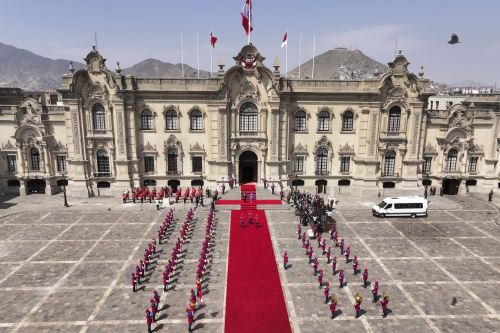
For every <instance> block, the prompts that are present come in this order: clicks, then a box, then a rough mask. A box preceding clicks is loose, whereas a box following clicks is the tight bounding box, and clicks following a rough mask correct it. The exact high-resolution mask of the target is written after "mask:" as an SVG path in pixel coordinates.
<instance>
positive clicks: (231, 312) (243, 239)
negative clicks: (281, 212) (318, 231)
mask: <svg viewBox="0 0 500 333" xmlns="http://www.w3.org/2000/svg"><path fill="white" fill-rule="evenodd" d="M241 191H244V192H247V194H249V193H250V192H253V193H254V195H255V186H254V185H243V186H241ZM226 201H233V200H226ZM235 201H238V203H237V204H239V203H241V204H242V210H233V211H232V212H231V233H230V238H229V256H228V260H229V263H228V272H227V296H226V318H225V330H224V331H225V332H226V333H244V332H249V333H250V332H251V333H260V332H262V333H266V332H273V333H282V332H283V333H289V332H291V331H292V330H291V328H290V322H289V321H288V312H287V309H286V306H285V298H284V296H283V291H282V289H281V283H280V278H279V274H278V268H277V266H276V259H275V257H274V252H273V246H272V243H271V237H270V234H269V229H268V226H267V220H266V215H265V212H264V211H263V210H256V208H255V205H256V203H255V202H254V203H250V202H249V196H247V201H246V202H245V203H243V202H241V201H239V200H235ZM263 201H264V200H263ZM268 201H269V200H268ZM271 201H279V204H281V201H280V200H271ZM249 213H251V214H252V217H253V219H255V218H256V217H257V216H258V220H259V224H260V227H259V228H256V227H255V224H252V225H250V226H249V225H248V214H249ZM241 214H243V215H244V216H245V220H246V224H247V225H246V227H245V228H244V229H241V228H240V216H241Z"/></svg>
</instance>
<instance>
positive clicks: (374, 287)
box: [371, 281, 378, 303]
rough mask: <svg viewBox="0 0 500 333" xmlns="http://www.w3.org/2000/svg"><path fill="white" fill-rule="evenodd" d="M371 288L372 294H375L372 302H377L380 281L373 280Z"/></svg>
mask: <svg viewBox="0 0 500 333" xmlns="http://www.w3.org/2000/svg"><path fill="white" fill-rule="evenodd" d="M371 290H372V295H373V301H372V302H373V303H376V302H377V299H378V281H373V282H372V286H371Z"/></svg>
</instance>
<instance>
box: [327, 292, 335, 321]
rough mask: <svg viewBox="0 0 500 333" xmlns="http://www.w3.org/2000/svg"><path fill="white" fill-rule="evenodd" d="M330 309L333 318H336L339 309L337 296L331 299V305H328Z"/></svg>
mask: <svg viewBox="0 0 500 333" xmlns="http://www.w3.org/2000/svg"><path fill="white" fill-rule="evenodd" d="M328 306H329V308H330V313H331V318H332V319H333V318H335V310H336V308H337V297H335V295H332V296H331V297H330V303H329V304H328Z"/></svg>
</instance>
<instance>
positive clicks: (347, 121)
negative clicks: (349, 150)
mask: <svg viewBox="0 0 500 333" xmlns="http://www.w3.org/2000/svg"><path fill="white" fill-rule="evenodd" d="M353 125H354V115H353V113H352V112H351V111H346V112H344V116H343V117H342V131H345V132H350V131H352V130H353V129H354V126H353Z"/></svg>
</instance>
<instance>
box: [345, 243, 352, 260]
mask: <svg viewBox="0 0 500 333" xmlns="http://www.w3.org/2000/svg"><path fill="white" fill-rule="evenodd" d="M350 253H351V247H350V246H348V247H347V248H346V249H345V252H344V255H345V263H346V264H347V263H349V255H350Z"/></svg>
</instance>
